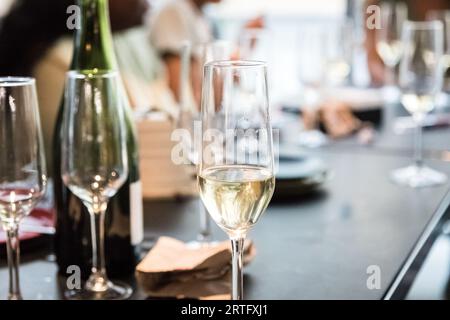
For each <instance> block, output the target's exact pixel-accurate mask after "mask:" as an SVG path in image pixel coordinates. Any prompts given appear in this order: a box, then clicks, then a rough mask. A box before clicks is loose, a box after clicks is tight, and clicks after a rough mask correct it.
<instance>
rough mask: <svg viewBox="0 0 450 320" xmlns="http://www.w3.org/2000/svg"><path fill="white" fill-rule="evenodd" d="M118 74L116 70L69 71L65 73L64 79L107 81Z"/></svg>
mask: <svg viewBox="0 0 450 320" xmlns="http://www.w3.org/2000/svg"><path fill="white" fill-rule="evenodd" d="M118 74H119V72H118V71H116V70H102V69H94V70H70V71H67V73H66V77H67V78H68V79H80V80H81V79H108V78H112V77H116V76H118Z"/></svg>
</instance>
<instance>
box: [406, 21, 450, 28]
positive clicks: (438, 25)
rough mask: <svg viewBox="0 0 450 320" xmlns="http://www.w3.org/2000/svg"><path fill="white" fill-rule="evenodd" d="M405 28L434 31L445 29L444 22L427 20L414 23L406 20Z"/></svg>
mask: <svg viewBox="0 0 450 320" xmlns="http://www.w3.org/2000/svg"><path fill="white" fill-rule="evenodd" d="M404 27H405V28H409V29H414V30H432V29H434V28H437V29H442V30H443V29H444V25H443V23H442V21H439V20H425V21H413V20H406V21H405V22H404Z"/></svg>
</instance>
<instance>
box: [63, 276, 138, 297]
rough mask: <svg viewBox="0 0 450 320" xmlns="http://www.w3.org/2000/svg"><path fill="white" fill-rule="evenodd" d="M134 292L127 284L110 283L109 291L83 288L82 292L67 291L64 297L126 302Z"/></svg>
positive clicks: (108, 285)
mask: <svg viewBox="0 0 450 320" xmlns="http://www.w3.org/2000/svg"><path fill="white" fill-rule="evenodd" d="M132 293H133V290H132V289H131V287H130V286H129V285H127V284H125V283H121V282H115V283H112V282H111V281H108V283H107V289H106V290H103V291H94V290H88V289H86V288H83V289H81V290H67V291H66V292H64V297H65V298H66V299H67V300H125V299H128V298H129V297H130V296H131V294H132Z"/></svg>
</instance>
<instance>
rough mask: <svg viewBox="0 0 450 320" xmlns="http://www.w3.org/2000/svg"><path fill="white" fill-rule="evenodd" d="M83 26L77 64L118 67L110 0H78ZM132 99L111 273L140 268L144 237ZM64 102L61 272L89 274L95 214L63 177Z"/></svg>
mask: <svg viewBox="0 0 450 320" xmlns="http://www.w3.org/2000/svg"><path fill="white" fill-rule="evenodd" d="M77 4H78V6H79V8H80V9H81V17H80V20H81V28H80V29H79V30H76V31H75V37H74V52H73V58H72V64H71V70H94V71H95V70H102V71H105V70H117V62H116V57H115V54H114V49H113V43H112V34H111V28H110V22H109V11H108V0H78V1H77ZM122 91H123V99H125V100H127V101H126V103H125V104H124V105H125V106H126V109H127V110H125V113H126V122H127V133H128V135H127V147H128V163H129V176H128V180H127V182H126V183H125V184H124V185H123V186H122V188H121V189H120V190H119V191H118V192H117V194H116V195H115V196H114V197H113V198H112V199H111V200H110V204H109V206H108V210H107V212H106V217H105V257H106V271H107V273H108V275H109V276H110V277H123V276H127V275H130V274H132V273H133V272H134V269H135V266H136V263H137V262H138V253H139V252H138V251H139V244H140V242H141V241H142V239H143V221H142V220H143V215H142V189H141V182H140V178H139V155H138V146H137V143H136V133H135V128H134V124H133V121H132V117H131V109H130V107H129V103H128V99H127V97H126V95H125V90H124V89H123V88H122ZM63 108H64V103H62V104H61V107H60V110H59V114H58V120H57V123H56V126H55V133H54V148H53V163H54V177H53V178H54V196H55V207H56V214H57V218H56V235H55V253H56V258H57V263H58V266H59V272H60V273H61V274H66V272H67V267H68V266H70V265H77V266H79V267H80V268H81V272H82V276H83V278H86V277H87V276H88V275H89V274H90V268H91V266H92V247H91V237H90V224H89V214H88V212H87V210H86V208H85V207H84V205H83V204H82V202H81V201H80V200H79V199H78V198H77V197H76V196H75V195H74V194H72V193H71V192H70V190H69V189H68V188H67V187H66V186H65V185H64V184H63V182H62V178H61V154H60V153H61V129H62V114H63Z"/></svg>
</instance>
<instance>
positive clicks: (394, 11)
mask: <svg viewBox="0 0 450 320" xmlns="http://www.w3.org/2000/svg"><path fill="white" fill-rule="evenodd" d="M380 13H381V16H380V18H381V21H380V22H381V28H379V29H376V32H375V39H376V40H375V41H376V50H377V53H378V55H379V56H380V58H381V60H383V63H384V65H385V66H386V71H385V74H386V90H385V91H386V93H387V99H388V101H391V100H392V101H397V99H398V90H397V89H396V87H395V68H396V67H397V65H398V63H399V61H400V58H401V56H402V41H401V34H402V26H403V22H405V21H406V20H407V18H408V8H407V7H406V5H405V4H404V3H402V2H397V1H392V2H391V1H389V2H382V3H381V5H380Z"/></svg>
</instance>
